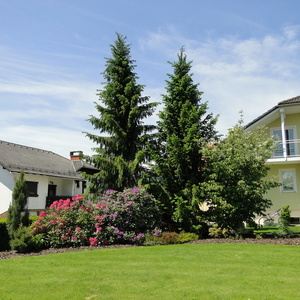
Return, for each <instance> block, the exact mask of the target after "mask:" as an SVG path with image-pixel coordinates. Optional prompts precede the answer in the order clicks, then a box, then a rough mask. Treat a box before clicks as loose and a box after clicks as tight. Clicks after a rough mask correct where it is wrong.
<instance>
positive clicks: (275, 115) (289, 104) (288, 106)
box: [245, 96, 300, 131]
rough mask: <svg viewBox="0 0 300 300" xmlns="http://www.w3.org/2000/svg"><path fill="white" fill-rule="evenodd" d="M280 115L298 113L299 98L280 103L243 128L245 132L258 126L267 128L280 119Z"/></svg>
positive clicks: (299, 106)
mask: <svg viewBox="0 0 300 300" xmlns="http://www.w3.org/2000/svg"><path fill="white" fill-rule="evenodd" d="M281 113H284V114H285V115H292V114H299V113H300V96H297V97H294V98H291V99H287V100H283V101H280V102H279V103H278V104H277V105H276V106H274V107H272V108H271V109H269V110H268V111H267V112H265V113H263V114H262V115H260V116H259V117H257V118H256V119H254V120H253V121H251V122H249V123H248V124H247V125H246V126H245V130H246V131H247V130H251V129H253V128H255V127H258V126H268V125H269V124H271V123H272V122H274V121H276V120H278V119H280V117H281Z"/></svg>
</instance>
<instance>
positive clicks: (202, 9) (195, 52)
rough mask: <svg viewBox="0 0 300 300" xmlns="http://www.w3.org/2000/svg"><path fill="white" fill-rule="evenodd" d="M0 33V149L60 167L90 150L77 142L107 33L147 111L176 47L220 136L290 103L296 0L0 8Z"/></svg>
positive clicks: (299, 22)
mask: <svg viewBox="0 0 300 300" xmlns="http://www.w3.org/2000/svg"><path fill="white" fill-rule="evenodd" d="M0 28H1V31H0V128H1V130H0V140H5V141H10V142H14V143H19V144H24V145H27V146H33V147H38V148H42V149H46V150H50V151H53V152H56V153H58V154H61V155H63V156H66V157H68V155H69V152H70V151H73V150H82V151H84V153H85V154H92V153H93V152H92V150H91V148H92V147H94V146H96V145H95V144H93V143H92V142H91V141H90V140H89V139H88V138H86V137H85V135H84V134H83V133H82V132H83V131H88V132H93V128H92V127H91V125H90V124H89V123H88V122H87V121H86V119H87V118H88V117H89V115H97V111H96V110H95V105H94V101H97V100H98V97H97V96H96V92H97V89H101V87H102V85H101V83H102V82H103V78H102V76H101V72H102V71H103V70H104V66H105V59H104V58H105V57H109V56H110V46H109V45H110V44H112V43H113V42H114V40H115V38H116V35H115V33H116V32H119V33H121V34H123V35H125V36H127V41H128V43H130V44H131V55H132V58H133V59H134V60H136V65H137V67H136V72H137V74H138V76H139V83H140V84H143V85H145V90H144V95H147V96H150V97H151V101H159V102H160V101H161V94H163V93H165V86H166V83H165V80H166V79H167V74H168V73H171V72H172V68H171V67H170V64H168V63H167V62H168V61H175V60H176V55H177V53H178V52H179V49H180V48H181V47H182V46H184V47H185V49H186V54H187V57H188V60H191V61H193V64H192V66H193V67H192V72H193V74H194V81H195V83H199V90H200V91H202V92H203V97H202V99H203V101H207V102H208V105H209V111H210V112H212V113H213V114H215V115H217V114H219V115H220V117H219V122H218V125H217V129H218V130H219V131H220V133H222V134H226V132H227V130H228V128H230V127H232V126H233V125H234V124H235V123H236V122H237V121H238V119H239V111H240V110H243V112H244V113H243V114H244V120H245V123H247V122H249V121H251V120H252V119H254V118H256V117H257V116H259V115H260V114H262V113H264V112H265V111H266V110H268V109H269V108H271V107H273V106H274V105H276V104H277V103H278V102H279V101H281V100H286V99H289V98H291V97H294V96H298V95H300V84H299V79H300V1H297V0H285V1H282V0H264V1H261V0H251V1H249V0H212V1H207V0H206V1H203V0H185V1H182V0H181V1H178V0H163V1H162V0H152V1H146V0H144V1H142V0H127V1H126V0H110V1H99V0H86V1H82V0H72V1H71V0H42V1H41V0H26V1H24V0H10V1H8V0H0ZM156 120H157V118H156V116H155V115H154V116H152V117H151V118H150V119H149V120H148V121H147V122H149V123H155V122H156Z"/></svg>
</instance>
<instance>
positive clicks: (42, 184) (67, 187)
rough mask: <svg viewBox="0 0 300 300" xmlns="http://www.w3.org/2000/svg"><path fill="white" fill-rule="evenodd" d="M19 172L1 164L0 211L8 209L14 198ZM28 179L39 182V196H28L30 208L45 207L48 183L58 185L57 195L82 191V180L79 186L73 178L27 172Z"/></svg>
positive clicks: (73, 194) (38, 208)
mask: <svg viewBox="0 0 300 300" xmlns="http://www.w3.org/2000/svg"><path fill="white" fill-rule="evenodd" d="M18 176H19V174H11V173H10V172H8V171H6V170H4V169H3V168H2V167H1V166H0V213H3V212H5V211H7V209H8V207H9V204H10V202H11V199H12V191H13V188H14V184H15V181H16V179H17V178H18ZM24 177H25V180H26V181H34V182H38V190H37V194H38V197H28V208H29V209H30V210H40V209H45V206H46V197H47V195H48V185H49V184H53V185H56V194H57V195H64V196H65V195H70V196H75V195H78V194H81V192H82V182H80V185H79V188H77V185H76V183H75V180H73V179H63V178H57V177H48V176H41V175H29V174H25V176H24Z"/></svg>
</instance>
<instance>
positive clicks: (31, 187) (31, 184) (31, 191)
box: [26, 181, 39, 197]
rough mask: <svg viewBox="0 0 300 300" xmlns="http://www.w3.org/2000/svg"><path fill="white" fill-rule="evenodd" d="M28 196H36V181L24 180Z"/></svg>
mask: <svg viewBox="0 0 300 300" xmlns="http://www.w3.org/2000/svg"><path fill="white" fill-rule="evenodd" d="M26 185H27V190H28V196H29V197H38V196H39V195H38V193H37V191H38V182H35V181H26Z"/></svg>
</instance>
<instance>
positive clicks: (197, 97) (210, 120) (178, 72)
mask: <svg viewBox="0 0 300 300" xmlns="http://www.w3.org/2000/svg"><path fill="white" fill-rule="evenodd" d="M171 66H172V67H173V69H174V74H168V77H169V80H167V81H166V82H167V87H166V91H167V93H166V94H165V95H163V104H164V109H163V110H162V111H161V112H160V113H159V122H158V134H157V148H156V150H155V151H154V152H153V153H152V154H153V160H154V161H155V164H154V166H153V168H154V172H155V174H156V175H155V176H156V178H157V181H158V182H156V183H155V184H156V185H157V184H158V183H159V186H160V188H161V191H163V192H162V194H163V193H164V195H165V196H166V198H165V202H164V205H165V208H166V210H165V211H166V212H168V213H170V214H171V215H172V217H173V219H175V220H176V221H177V222H178V224H180V226H181V228H182V229H184V230H186V231H191V230H194V229H195V226H196V225H197V223H198V221H197V213H198V211H199V209H197V207H195V206H194V205H193V197H194V196H195V191H196V189H197V186H198V184H199V182H201V181H202V180H203V172H202V170H203V166H204V161H203V159H202V147H203V145H205V144H207V143H209V142H210V141H212V140H214V139H215V138H216V131H215V129H214V126H215V124H216V122H217V118H215V117H213V115H212V114H208V113H207V109H208V106H207V103H206V102H201V95H202V92H200V91H199V90H198V84H194V83H193V79H192V76H193V75H192V74H191V73H190V70H191V62H188V61H187V58H186V55H185V52H184V49H181V50H180V53H179V54H178V60H177V61H176V62H173V63H171ZM162 194H161V195H160V198H161V199H162ZM157 198H158V196H157Z"/></svg>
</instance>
